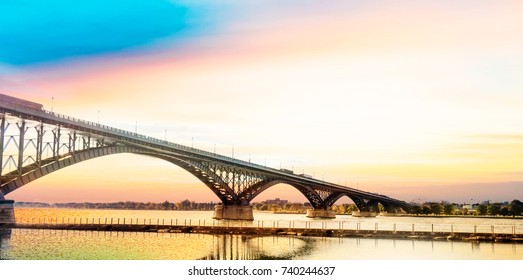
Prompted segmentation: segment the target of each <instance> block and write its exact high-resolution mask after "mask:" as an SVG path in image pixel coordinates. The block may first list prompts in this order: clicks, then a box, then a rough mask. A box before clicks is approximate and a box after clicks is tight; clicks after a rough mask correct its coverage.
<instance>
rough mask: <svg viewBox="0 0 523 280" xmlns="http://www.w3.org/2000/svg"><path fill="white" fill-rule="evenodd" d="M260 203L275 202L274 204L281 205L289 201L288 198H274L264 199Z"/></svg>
mask: <svg viewBox="0 0 523 280" xmlns="http://www.w3.org/2000/svg"><path fill="white" fill-rule="evenodd" d="M262 203H265V204H276V205H281V206H283V205H284V204H287V203H289V201H288V200H285V199H279V198H275V199H269V200H265V201H264V202H262Z"/></svg>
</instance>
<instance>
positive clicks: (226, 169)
mask: <svg viewBox="0 0 523 280" xmlns="http://www.w3.org/2000/svg"><path fill="white" fill-rule="evenodd" d="M0 118H1V124H0V133H1V135H0V136H1V137H0V147H2V149H1V151H0V167H1V168H2V169H1V170H0V175H1V177H0V211H4V210H5V209H7V210H5V211H4V212H6V211H7V212H9V211H10V210H9V206H8V205H10V204H12V203H9V202H10V201H11V200H6V199H5V195H7V194H9V193H10V192H12V191H14V190H16V189H18V188H20V187H22V186H23V185H25V184H27V183H29V182H31V181H33V180H36V179H38V178H40V177H42V176H45V175H47V174H49V173H52V172H54V171H57V170H59V169H62V168H65V167H67V166H70V165H72V164H75V163H78V162H81V161H84V160H88V159H92V158H97V157H100V156H106V155H110V154H117V153H135V154H141V155H147V156H152V157H156V158H160V159H163V160H166V161H169V162H171V163H173V164H175V165H178V166H180V167H181V168H183V169H185V170H186V171H188V172H190V173H191V174H193V175H194V176H196V177H197V178H198V179H199V180H200V181H202V182H203V183H204V184H205V185H207V186H208V187H209V188H210V189H211V190H212V191H213V192H214V193H215V194H216V195H217V196H218V197H219V198H220V200H221V201H222V204H221V205H218V206H217V207H216V209H215V214H214V218H216V219H244V220H252V219H253V214H252V207H251V206H250V205H249V204H250V201H251V200H252V199H254V198H255V197H256V196H257V195H258V194H260V193H261V192H263V191H264V190H266V189H268V188H270V187H271V186H273V185H276V184H279V183H284V184H289V185H291V186H293V187H294V188H296V189H297V190H298V191H300V192H301V193H302V194H303V195H304V196H305V197H306V198H307V199H308V200H309V202H310V203H311V205H312V207H313V209H311V210H309V211H308V212H307V216H308V217H311V218H316V217H319V218H334V217H335V215H334V212H333V211H331V210H330V207H331V206H332V205H333V204H334V203H335V202H336V201H337V200H338V199H340V198H341V197H343V196H348V197H349V198H350V199H352V200H353V201H354V202H355V204H356V206H357V207H358V209H359V210H360V211H359V212H358V213H359V214H360V215H363V216H365V215H372V213H373V212H375V211H377V209H378V204H381V205H382V206H383V207H384V208H385V210H386V211H387V212H395V211H398V210H399V209H400V208H402V209H403V210H407V211H408V208H409V207H410V205H409V204H408V203H406V202H404V201H401V200H397V199H394V198H390V197H388V196H385V195H381V194H376V193H371V192H364V191H361V190H358V189H354V188H350V187H345V186H341V185H338V184H333V183H330V182H326V181H322V180H317V179H314V178H309V177H306V175H303V174H300V175H297V174H294V173H292V172H291V171H289V170H285V169H275V168H270V167H266V166H262V165H259V164H255V163H251V162H246V161H243V160H239V159H235V158H232V157H228V156H224V155H220V154H216V153H211V152H207V151H204V150H200V149H194V148H192V147H187V146H184V145H180V144H176V143H171V142H168V141H164V140H160V139H156V138H153V137H149V136H145V135H141V134H138V133H133V132H130V131H125V130H121V129H117V128H113V127H109V126H106V125H102V124H99V123H94V122H89V121H84V120H79V119H76V118H73V117H68V116H64V115H61V114H57V113H54V112H50V111H46V110H36V109H33V108H26V107H23V106H16V105H12V104H5V103H4V104H0ZM14 124H16V126H15V125H14ZM13 128H14V130H15V131H14V132H13V133H11V134H9V131H10V129H11V130H12V129H13ZM31 128H34V131H33V129H31ZM30 133H33V134H36V138H35V135H29V134H30ZM26 135H27V137H26ZM10 145H11V146H13V147H11V148H10V147H9V146H10ZM31 146H33V147H34V149H32V151H29V150H30V149H29V148H30V147H31ZM28 147H29V148H28ZM13 150H15V154H16V155H13V154H12V153H13ZM9 153H11V154H9ZM49 153H52V156H50V157H47V158H44V154H49ZM8 154H9V155H8ZM8 162H10V163H11V164H12V165H13V166H15V168H12V169H8V168H7V165H8V164H7V163H8ZM6 205H7V206H6ZM2 207H3V208H2ZM4 208H5V209H4ZM2 209H4V210H2ZM5 215H6V214H5V213H4V216H5ZM0 216H2V214H1V213H0ZM0 223H1V218H0Z"/></svg>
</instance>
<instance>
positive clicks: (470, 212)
mask: <svg viewBox="0 0 523 280" xmlns="http://www.w3.org/2000/svg"><path fill="white" fill-rule="evenodd" d="M463 210H464V212H465V214H467V215H474V214H476V209H474V206H472V205H470V204H465V205H463Z"/></svg>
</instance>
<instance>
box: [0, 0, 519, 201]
mask: <svg viewBox="0 0 523 280" xmlns="http://www.w3.org/2000/svg"><path fill="white" fill-rule="evenodd" d="M328 3H329V4H328V5H327V2H325V1H285V0H283V1H282V0H278V1H232V0H230V1H176V0H173V1H160V0H136V1H128V0H118V1H111V5H110V6H107V5H108V2H107V1H102V0H91V1H66V0H49V1H37V0H29V1H2V2H0V93H4V94H9V95H12V96H16V97H20V98H24V99H29V100H32V101H35V102H39V103H42V104H44V107H46V108H47V109H51V108H52V109H53V110H54V111H55V112H59V113H62V114H66V115H71V116H74V117H77V118H81V119H85V120H91V121H97V119H98V118H99V119H100V122H101V123H103V124H106V125H111V126H114V127H118V128H122V129H127V130H130V131H134V130H135V129H137V130H138V132H139V133H141V134H145V135H148V136H154V137H157V138H160V139H164V138H165V137H166V138H167V140H169V141H173V142H176V143H180V144H184V145H188V146H190V145H194V147H195V148H200V149H205V150H209V151H212V150H213V149H214V146H215V145H216V152H218V153H222V154H224V155H231V154H232V151H233V149H234V156H235V157H236V158H240V159H244V160H249V159H250V160H251V161H253V162H256V163H259V164H265V163H266V164H267V165H268V166H272V167H275V168H280V167H282V168H287V169H293V170H294V171H296V172H297V173H302V172H304V173H307V174H311V175H314V177H315V178H319V179H325V180H327V181H330V182H334V183H339V184H342V185H348V186H353V187H357V188H359V189H363V190H366V191H371V192H377V193H382V194H386V195H388V196H391V197H395V198H399V199H402V200H405V201H416V202H418V201H429V200H435V201H440V200H447V201H452V202H478V201H479V202H481V201H484V200H494V201H499V200H502V201H504V200H509V201H510V200H512V199H520V200H523V79H522V77H523V16H521V13H522V11H523V2H522V1H478V0H470V1H456V0H443V1H328ZM233 147H234V148H233ZM274 197H280V198H283V199H289V200H291V201H305V200H306V199H305V197H303V196H302V195H301V194H300V193H299V192H297V191H296V190H294V189H292V188H291V187H289V186H276V187H274V188H272V189H270V190H268V191H267V192H265V193H263V194H262V195H260V196H259V198H258V200H260V199H267V198H274ZM7 198H9V199H14V200H16V201H47V202H65V201H76V202H82V201H91V202H102V201H125V200H135V201H155V202H161V201H164V200H169V201H179V200H182V199H185V198H189V199H191V200H196V201H201V202H205V201H217V197H216V196H215V195H214V194H213V192H212V191H210V190H209V189H208V188H207V187H205V186H204V185H203V184H202V183H200V182H199V181H198V180H197V179H195V178H193V177H192V176H191V175H190V174H189V173H187V172H185V171H184V170H183V169H181V168H179V167H177V166H174V165H172V164H169V163H166V162H162V161H160V160H158V159H153V158H147V157H143V156H137V155H117V156H110V157H106V158H101V159H96V160H91V161H88V162H84V163H81V164H78V165H75V166H72V167H69V168H66V169H64V170H61V171H59V172H56V173H53V174H51V175H48V176H46V177H44V178H41V179H39V180H37V181H35V182H32V183H31V184H29V185H27V186H24V187H23V188H21V189H19V190H17V191H15V192H13V193H11V194H9V195H8V196H7ZM347 201H348V200H347Z"/></svg>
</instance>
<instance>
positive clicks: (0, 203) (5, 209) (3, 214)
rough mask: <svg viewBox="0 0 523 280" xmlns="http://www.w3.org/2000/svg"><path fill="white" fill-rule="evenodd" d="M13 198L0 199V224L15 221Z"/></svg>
mask: <svg viewBox="0 0 523 280" xmlns="http://www.w3.org/2000/svg"><path fill="white" fill-rule="evenodd" d="M14 203H15V201H14V200H7V199H4V200H0V225H1V224H14V223H15V209H14V207H13V204H14Z"/></svg>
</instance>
